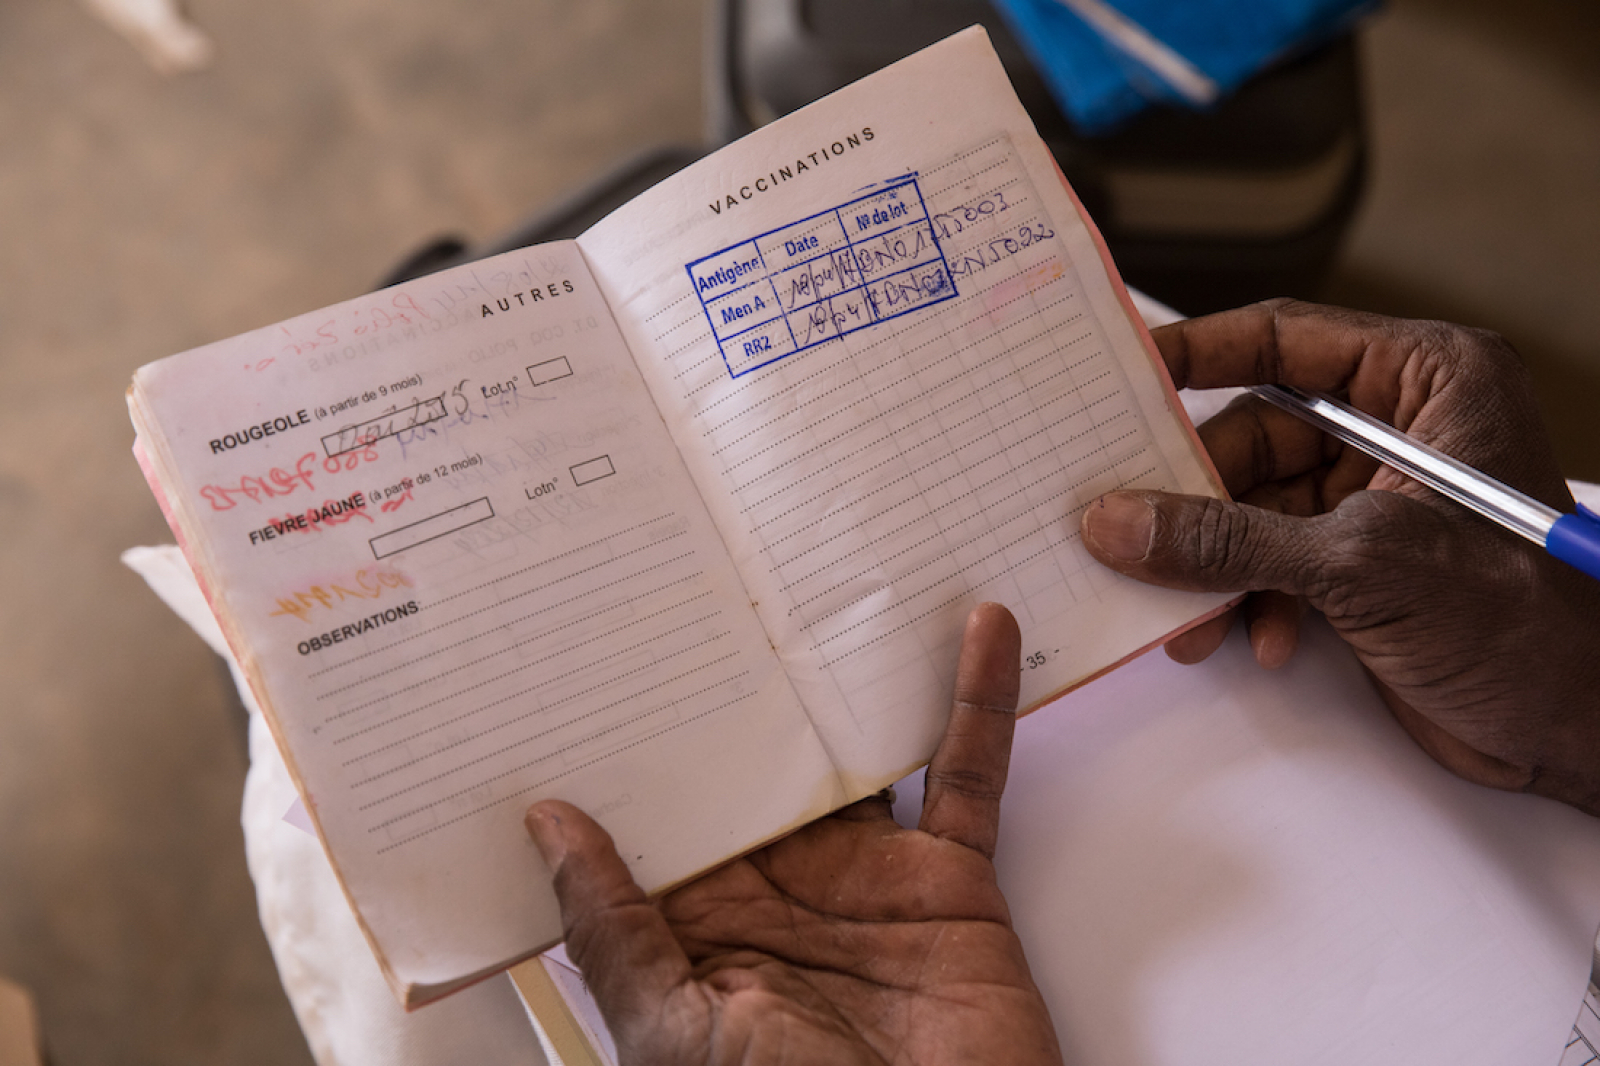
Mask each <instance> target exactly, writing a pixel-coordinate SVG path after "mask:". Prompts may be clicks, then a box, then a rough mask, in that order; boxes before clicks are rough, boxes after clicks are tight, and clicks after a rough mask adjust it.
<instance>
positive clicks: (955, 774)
mask: <svg viewBox="0 0 1600 1066" xmlns="http://www.w3.org/2000/svg"><path fill="white" fill-rule="evenodd" d="M928 786H929V788H930V790H931V788H932V787H933V786H937V787H939V788H941V789H944V790H945V791H947V792H953V793H955V794H956V795H958V796H963V797H965V798H966V799H969V800H982V801H983V802H986V803H998V802H999V800H1000V796H1001V793H1002V791H1003V790H1002V789H1001V787H1000V786H999V785H997V784H996V782H995V781H994V779H993V778H992V777H990V776H989V775H988V774H985V773H980V772H979V771H977V770H965V769H962V768H960V767H954V768H941V769H938V770H934V769H930V770H929V771H928Z"/></svg>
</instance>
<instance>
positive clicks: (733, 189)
mask: <svg viewBox="0 0 1600 1066" xmlns="http://www.w3.org/2000/svg"><path fill="white" fill-rule="evenodd" d="M579 245H580V247H581V248H582V249H583V251H584V254H585V256H586V257H587V258H588V259H589V262H590V265H591V268H592V270H593V272H594V274H595V276H596V278H597V279H598V281H599V282H600V285H601V288H602V291H603V292H604V293H605V295H606V299H607V301H608V302H609V303H610V305H611V307H612V309H613V311H614V313H615V314H616V316H617V319H618V321H619V323H620V324H621V326H622V329H623V331H624V334H625V336H626V337H627V339H628V343H629V346H630V348H631V349H632V350H633V352H634V356H635V358H636V360H637V361H638V363H639V366H640V369H641V371H642V372H643V374H644V378H645V381H646V382H647V384H648V385H649V387H650V390H651V392H652V394H653V395H654V397H655V400H656V403H657V405H658V406H659V407H660V409H661V411H662V414H663V416H664V417H665V419H666V422H667V424H668V426H669V428H670V429H671V431H672V432H673V434H674V438H675V440H676V441H677V443H678V447H679V448H680V450H681V451H682V452H683V455H684V459H685V461H686V463H687V465H688V467H689V470H690V473H691V475H692V476H693V477H694V478H695V481H696V483H697V485H698V486H699V488H700V491H701V493H702V494H703V496H704V497H705V500H706V503H707V506H708V507H709V509H710V511H711V513H712V515H713V516H714V518H715V520H716V522H717V524H718V526H719V528H720V530H721V532H722V535H723V537H724V539H725V541H726V543H727V545H728V548H729V550H730V552H731V553H732V555H733V558H734V560H735V562H736V564H737V565H738V567H739V569H740V572H741V575H742V576H743V578H744V581H745V584H746V588H747V590H748V591H749V593H750V596H751V598H752V600H753V601H755V605H756V609H757V611H758V612H759V613H760V616H761V619H762V622H763V624H764V625H765V626H766V628H767V631H768V636H769V639H770V640H771V641H772V643H773V644H774V646H775V647H776V648H777V650H778V652H779V654H780V655H781V656H782V658H783V662H784V665H785V667H786V669H787V670H788V671H789V675H790V677H791V678H792V680H793V681H794V684H795V687H796V690H797V691H798V692H799V693H800V696H801V698H802V700H803V702H804V703H805V705H806V708H807V710H808V712H809V713H810V714H811V715H812V718H813V721H814V722H815V723H816V725H817V729H818V732H819V733H820V734H821V736H822V737H823V740H824V742H825V743H826V744H827V745H828V747H829V750H830V754H831V755H832V756H833V758H834V760H835V764H836V765H837V766H838V768H839V770H840V772H841V774H842V775H843V777H844V779H845V781H846V784H847V787H848V789H849V791H851V792H852V793H854V794H861V793H863V792H865V791H867V790H869V789H872V788H876V787H879V786H881V785H882V784H883V783H885V782H886V781H890V780H893V779H895V778H897V777H898V776H900V775H901V774H903V773H904V772H905V771H907V770H908V769H910V768H911V767H913V766H915V765H917V764H919V763H920V762H922V761H925V760H926V759H927V758H928V757H929V755H930V754H931V753H932V750H933V747H934V745H935V744H936V743H937V740H938V738H939V736H940V735H941V734H942V731H943V727H944V722H945V717H946V715H947V713H948V707H949V699H950V693H951V689H952V683H953V676H954V668H955V657H956V650H957V647H958V645H959V642H960V635H961V632H962V627H963V621H964V619H965V616H966V614H967V612H968V611H969V610H970V609H971V608H972V607H973V606H974V605H976V604H977V603H979V602H982V601H984V600H995V601H998V602H1001V603H1004V604H1005V605H1007V606H1008V607H1010V608H1011V610H1012V611H1013V612H1014V613H1015V614H1016V615H1017V618H1018V621H1019V622H1020V623H1021V626H1022V631H1023V645H1024V647H1023V655H1024V669H1023V689H1022V700H1023V705H1024V706H1032V705H1036V704H1037V703H1039V702H1041V701H1043V700H1046V699H1048V698H1049V697H1051V696H1052V695H1054V694H1057V693H1059V692H1061V691H1063V690H1065V689H1067V688H1069V687H1071V686H1073V685H1075V684H1078V683H1080V682H1082V681H1084V680H1086V679H1087V678H1089V677H1092V676H1093V675H1094V674H1096V673H1098V672H1100V671H1102V670H1104V669H1106V668H1108V667H1110V666H1112V665H1114V664H1115V663H1117V662H1119V661H1121V660H1122V659H1125V658H1126V657H1128V656H1129V655H1131V654H1133V653H1135V652H1137V651H1138V650H1140V649H1142V648H1145V647H1147V646H1149V645H1150V644H1151V643H1153V642H1155V641H1158V640H1160V639H1162V638H1163V637H1164V636H1166V635H1168V634H1170V633H1172V632H1173V631H1175V630H1177V629H1179V628H1181V627H1183V626H1184V625H1185V624H1187V623H1190V622H1192V621H1193V620H1195V619H1196V618H1198V617H1201V616H1204V615H1206V614H1208V613H1209V612H1212V611H1214V610H1216V609H1217V608H1219V607H1220V606H1221V605H1222V603H1223V602H1224V600H1225V597H1221V596H1216V595H1210V596H1201V595H1194V594H1186V593H1174V592H1170V591H1166V590H1159V589H1154V588H1150V587H1147V586H1143V585H1139V584H1137V583H1134V582H1131V581H1128V580H1125V579H1122V578H1119V577H1117V576H1115V575H1113V574H1112V573H1110V572H1109V571H1107V570H1105V569H1104V568H1102V567H1100V566H1099V565H1098V564H1097V563H1095V562H1094V561H1093V560H1092V559H1091V558H1090V557H1089V555H1088V554H1087V552H1086V551H1085V550H1084V548H1083V547H1082V545H1081V544H1080V543H1079V534H1078V528H1079V520H1080V517H1081V515H1082V512H1083V509H1084V507H1086V506H1087V505H1088V504H1089V502H1090V501H1092V500H1093V499H1094V498H1095V497H1096V496H1098V495H1100V494H1101V493H1104V492H1106V491H1108V490H1111V489H1115V488H1119V487H1128V486H1137V487H1145V488H1159V489H1167V490H1173V491H1180V492H1190V493H1204V494H1209V495H1217V494H1219V492H1220V490H1219V488H1218V487H1217V485H1216V481H1215V476H1214V474H1213V472H1212V471H1211V469H1210V466H1209V464H1208V462H1207V461H1206V459H1205V458H1204V455H1203V452H1202V451H1201V450H1200V447H1199V443H1198V441H1197V440H1196V439H1195V438H1194V436H1193V431H1192V429H1191V428H1190V427H1189V424H1188V422H1187V420H1186V419H1185V417H1184V416H1183V415H1182V413H1181V410H1180V409H1179V408H1178V405H1177V401H1176V399H1175V397H1174V395H1173V393H1172V391H1171V387H1170V384H1169V383H1168V382H1167V379H1166V378H1165V375H1164V374H1163V373H1162V372H1161V371H1160V370H1158V369H1157V367H1156V366H1155V362H1154V361H1155V356H1154V355H1153V354H1152V353H1151V352H1150V350H1149V348H1148V345H1147V342H1146V339H1145V337H1144V335H1143V334H1142V333H1141V332H1140V329H1139V327H1138V326H1136V325H1135V324H1134V322H1133V320H1132V312H1131V308H1130V306H1129V305H1128V303H1127V297H1126V294H1125V292H1124V291H1123V289H1122V287H1121V284H1120V282H1118V281H1116V280H1115V279H1114V277H1112V276H1109V275H1108V271H1109V269H1110V267H1109V260H1108V259H1107V258H1106V257H1105V254H1104V251H1103V246H1102V245H1101V244H1100V243H1099V241H1098V238H1097V236H1096V235H1095V234H1094V233H1093V231H1092V230H1091V229H1090V228H1089V227H1088V225H1087V224H1086V223H1085V222H1084V220H1083V219H1082V217H1081V215H1080V212H1079V209H1078V206H1077V204H1076V202H1075V200H1074V199H1073V197H1072V195H1071V194H1070V192H1068V191H1067V190H1066V189H1065V187H1064V186H1063V184H1062V182H1061V180H1060V178H1059V175H1058V172H1057V171H1056V170H1055V167H1054V163H1053V161H1052V160H1051V158H1050V156H1049V154H1048V152H1047V150H1046V149H1045V147H1044V145H1043V144H1042V143H1041V142H1040V140H1039V138H1038V135H1037V134H1036V133H1035V131H1034V129H1033V126H1032V124H1031V122H1030V121H1029V119H1028V117H1027V115H1026V113H1025V112H1024V111H1023V109H1022V107H1021V105H1020V104H1019V103H1018V102H1017V100H1016V96H1015V94H1014V93H1013V91H1012V89H1011V87H1010V83H1009V82H1008V81H1007V79H1006V76H1005V73H1004V71H1003V69H1002V68H1001V66H1000V63H999V61H998V60H997V59H996V58H995V55H994V52H993V49H992V48H991V47H990V45H989V42H988V38H987V37H986V36H985V35H984V34H983V32H982V31H981V30H968V31H965V32H964V33H962V34H959V35H957V36H955V37H953V38H950V39H949V40H947V41H944V42H942V43H941V44H938V45H935V46H934V47H932V48H929V49H927V50H925V51H923V52H921V53H918V54H917V55H915V56H913V57H911V58H910V59H907V60H905V61H903V62H901V63H899V64H896V65H895V66H894V67H891V68H889V69H887V70H885V71H882V72H880V73H878V74H876V75H873V76H872V77H870V78H868V79H866V80H864V81H862V82H859V83H857V84H855V85H853V86H851V87H849V88H847V89H844V90H842V91H841V92H838V93H835V94H834V95H832V96H830V97H828V98H826V99H824V100H822V101H820V102H819V103H817V104H815V105H813V106H811V107H809V108H806V109H805V110H803V111H800V112H797V113H796V114H794V115H791V116H789V117H787V118H784V119H782V120H780V121H778V122H777V123H774V124H773V125H772V126H769V127H767V128H765V129H762V130H759V131H757V132H756V133H754V134H752V135H751V136H749V137H746V138H744V139H743V140H741V141H740V142H738V143H737V144H735V145H733V146H731V147H729V148H726V149H723V150H722V151H720V152H718V153H716V154H715V155H713V156H710V157H708V158H707V159H705V160H702V161H701V162H699V163H697V164H695V165H694V166H693V167H691V168H689V169H688V170H686V171H684V172H682V173H681V174H679V175H677V176H676V177H674V178H673V179H671V180H669V181H668V182H666V183H664V184H663V185H661V186H658V187H657V188H655V189H653V190H651V191H650V192H648V193H646V194H645V195H643V196H641V197H639V198H638V199H636V200H634V201H633V202H631V203H630V204H628V205H627V206H625V207H623V208H622V209H620V210H619V211H617V212H616V213H614V214H612V215H611V216H609V217H608V218H607V219H605V220H603V221H602V222H601V223H599V224H598V225H597V226H595V227H594V228H593V229H591V230H590V231H589V232H588V233H586V234H585V235H584V236H583V237H582V238H580V240H579Z"/></svg>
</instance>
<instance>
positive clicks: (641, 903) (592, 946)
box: [524, 800, 689, 1042]
mask: <svg viewBox="0 0 1600 1066" xmlns="http://www.w3.org/2000/svg"><path fill="white" fill-rule="evenodd" d="M524 822H525V824H526V826H527V830H528V835H529V836H530V837H532V838H533V841H534V843H535V844H536V845H537V846H538V848H539V853H540V855H542V856H543V857H544V860H545V863H546V864H547V865H548V866H549V867H550V868H551V870H552V871H553V872H554V874H555V891H556V899H557V900H558V901H559V902H560V904H561V924H562V929H563V932H564V933H565V935H566V945H567V955H568V956H569V957H570V958H571V959H572V961H573V962H574V963H576V964H577V966H578V969H579V970H581V971H582V973H583V979H584V981H586V982H587V983H588V985H589V988H590V989H591V990H593V992H594V998H595V1003H596V1004H598V1005H599V1007H600V1013H601V1014H602V1015H604V1016H605V1019H606V1024H607V1025H608V1026H610V1027H611V1030H612V1033H613V1035H615V1036H616V1037H617V1039H618V1041H619V1042H626V1041H629V1039H630V1037H632V1036H633V1035H634V1034H635V1033H636V1032H637V1031H638V1030H639V1029H640V1028H646V1029H648V1028H649V1026H650V1025H652V1024H653V1023H654V1022H655V1021H656V1020H657V1019H659V1017H660V1015H661V1011H662V1008H663V1004H664V1003H665V1001H666V999H667V997H668V995H670V994H671V992H672V991H673V989H675V988H676V987H677V986H678V985H680V984H681V983H682V982H683V981H684V980H685V979H686V978H687V977H688V975H689V960H688V958H687V957H686V956H685V955H684V953H683V948H682V947H680V946H679V945H678V942H677V941H676V940H675V939H674V938H673V936H672V932H671V930H669V929H668V928H667V923H666V919H664V918H662V916H661V912H660V911H658V910H656V908H655V907H654V906H652V905H651V904H650V902H649V901H648V899H647V898H646V896H645V894H644V890H643V889H641V888H640V887H639V886H638V884H637V883H636V882H635V881H634V879H633V875H632V874H630V873H629V872H628V867H627V865H626V864H624V863H623V861H622V858H621V856H619V855H618V854H617V848H616V845H615V844H613V843H612V840H611V836H610V834H608V833H607V832H606V831H605V829H603V828H602V827H601V826H600V825H599V823H597V822H595V821H594V819H592V818H590V817H589V816H588V815H586V814H584V813H583V812H582V811H580V810H578V808H576V807H574V806H572V805H571V804H569V803H562V802H560V801H559V800H545V801H543V802H541V803H536V804H534V805H533V807H531V808H530V809H529V810H528V813H527V815H526V817H525V819H524Z"/></svg>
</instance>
